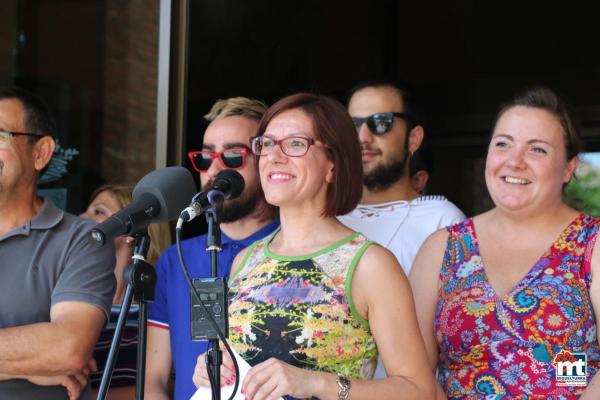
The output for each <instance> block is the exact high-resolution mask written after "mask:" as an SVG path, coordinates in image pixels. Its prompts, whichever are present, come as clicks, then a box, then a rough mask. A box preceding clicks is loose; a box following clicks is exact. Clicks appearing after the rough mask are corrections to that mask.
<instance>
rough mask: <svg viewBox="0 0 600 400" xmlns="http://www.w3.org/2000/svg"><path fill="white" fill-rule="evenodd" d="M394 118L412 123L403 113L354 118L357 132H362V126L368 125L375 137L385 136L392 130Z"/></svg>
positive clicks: (385, 113) (386, 113) (384, 113)
mask: <svg viewBox="0 0 600 400" xmlns="http://www.w3.org/2000/svg"><path fill="white" fill-rule="evenodd" d="M394 117H397V118H402V119H404V120H406V121H410V117H409V115H408V114H406V113H401V112H383V113H376V114H373V115H369V116H368V117H363V118H361V117H352V121H353V122H354V126H356V130H360V127H361V126H362V124H364V123H366V124H367V127H369V130H370V131H371V132H373V134H375V135H383V134H385V133H388V132H389V131H390V130H391V129H392V125H393V123H394Z"/></svg>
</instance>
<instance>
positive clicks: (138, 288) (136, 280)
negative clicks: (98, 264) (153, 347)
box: [96, 230, 156, 400]
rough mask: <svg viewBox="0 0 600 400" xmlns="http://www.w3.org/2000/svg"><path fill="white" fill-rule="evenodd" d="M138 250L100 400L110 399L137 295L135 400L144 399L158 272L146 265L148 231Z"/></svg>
mask: <svg viewBox="0 0 600 400" xmlns="http://www.w3.org/2000/svg"><path fill="white" fill-rule="evenodd" d="M135 238H136V246H135V248H134V250H133V256H132V257H131V258H132V262H131V264H130V265H129V266H128V267H127V268H126V269H125V271H124V272H123V278H124V281H125V282H126V283H127V288H126V289H125V296H124V297H123V302H122V303H121V310H120V311H119V319H118V321H117V325H116V327H115V333H114V335H113V339H112V342H111V344H110V350H109V352H108V357H107V359H106V365H105V367H104V372H103V373H102V380H101V381H100V387H99V389H98V397H97V398H96V399H97V400H104V399H106V394H107V391H108V387H109V386H110V380H111V378H112V373H113V369H114V367H115V363H116V361H117V356H118V354H119V346H120V344H121V338H122V336H123V328H124V327H125V322H126V321H127V314H128V313H129V308H130V307H131V301H132V299H133V295H134V294H135V299H136V300H137V302H138V304H139V306H140V311H139V315H138V347H137V369H136V380H135V398H136V400H143V399H144V374H145V364H146V340H147V339H146V338H147V329H148V328H147V325H146V321H147V319H148V308H147V306H148V305H147V302H148V301H152V300H154V286H155V285H156V271H155V270H154V268H153V267H152V266H151V265H150V264H148V263H147V262H146V256H147V254H148V248H149V247H150V237H149V236H148V232H147V230H144V231H143V232H139V233H136V234H135Z"/></svg>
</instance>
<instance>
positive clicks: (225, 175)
mask: <svg viewBox="0 0 600 400" xmlns="http://www.w3.org/2000/svg"><path fill="white" fill-rule="evenodd" d="M217 179H223V180H225V181H227V182H228V183H229V192H230V194H229V196H228V197H227V198H228V199H236V198H238V197H239V196H240V195H241V194H242V192H243V191H244V178H243V177H242V175H241V174H240V173H239V172H237V171H234V170H232V169H224V170H222V171H221V172H219V173H218V174H217V176H216V178H215V181H216V180H217Z"/></svg>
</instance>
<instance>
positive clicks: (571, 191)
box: [564, 169, 600, 217]
mask: <svg viewBox="0 0 600 400" xmlns="http://www.w3.org/2000/svg"><path fill="white" fill-rule="evenodd" d="M564 199H565V202H566V203H567V204H569V205H570V206H571V207H573V208H575V209H577V210H579V211H582V212H584V213H586V214H590V215H593V216H595V217H600V174H599V173H598V171H596V170H594V169H589V170H587V172H585V173H583V174H582V173H581V172H580V173H578V174H577V178H574V179H571V182H569V184H568V185H567V187H566V188H565V192H564Z"/></svg>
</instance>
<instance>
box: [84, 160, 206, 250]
mask: <svg viewBox="0 0 600 400" xmlns="http://www.w3.org/2000/svg"><path fill="white" fill-rule="evenodd" d="M195 188H196V184H195V183H194V178H192V174H190V172H189V171H188V170H187V169H185V168H183V167H166V168H161V169H158V170H155V171H152V172H150V173H149V174H147V175H146V176H144V177H143V178H142V179H141V180H140V181H139V182H138V184H137V185H135V188H134V189H133V202H132V203H131V204H129V205H128V206H127V207H125V208H123V209H122V210H120V211H118V212H116V213H115V214H113V215H112V216H110V217H108V218H107V219H106V220H105V221H104V222H102V223H100V224H98V225H96V227H95V228H94V229H92V230H91V231H90V233H89V239H88V240H89V241H90V242H91V243H92V244H93V245H94V246H96V247H101V246H103V245H104V244H105V243H106V241H107V240H112V239H114V238H115V237H117V236H121V235H132V234H134V233H135V232H137V231H139V230H140V229H143V228H145V227H147V226H148V224H150V223H154V222H165V221H170V220H173V219H176V218H177V217H178V213H179V210H181V208H182V207H185V205H186V204H187V202H188V199H189V198H190V196H192V195H193V194H194V192H195Z"/></svg>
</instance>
